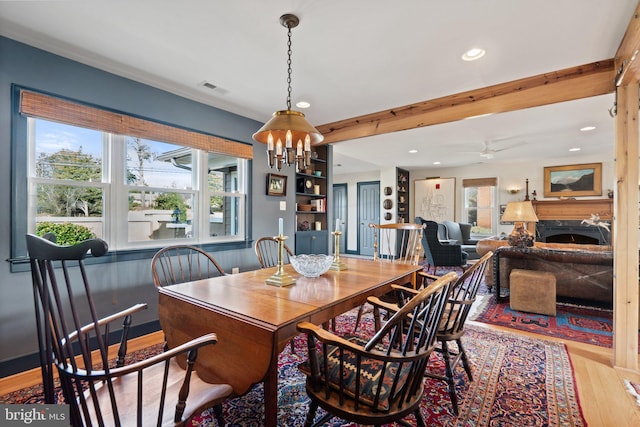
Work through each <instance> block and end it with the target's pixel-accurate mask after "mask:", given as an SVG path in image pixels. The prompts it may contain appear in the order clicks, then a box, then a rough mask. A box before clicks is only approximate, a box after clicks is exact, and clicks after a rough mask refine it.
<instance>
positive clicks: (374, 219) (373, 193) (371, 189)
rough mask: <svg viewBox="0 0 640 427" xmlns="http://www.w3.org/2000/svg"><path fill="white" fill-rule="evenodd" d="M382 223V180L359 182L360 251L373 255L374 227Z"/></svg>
mask: <svg viewBox="0 0 640 427" xmlns="http://www.w3.org/2000/svg"><path fill="white" fill-rule="evenodd" d="M370 223H374V224H380V182H379V181H376V182H359V183H358V253H359V254H360V255H365V256H372V257H373V234H374V233H373V229H372V228H369V224H370Z"/></svg>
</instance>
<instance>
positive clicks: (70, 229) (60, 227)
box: [36, 222, 96, 245]
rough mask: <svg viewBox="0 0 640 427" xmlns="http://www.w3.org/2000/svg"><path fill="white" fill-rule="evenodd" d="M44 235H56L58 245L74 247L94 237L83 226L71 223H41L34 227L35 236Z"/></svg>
mask: <svg viewBox="0 0 640 427" xmlns="http://www.w3.org/2000/svg"><path fill="white" fill-rule="evenodd" d="M46 233H53V234H55V235H56V243H57V244H58V245H74V244H76V243H78V242H82V241H84V240H87V239H92V238H94V237H96V235H95V233H94V232H93V231H91V229H90V228H88V227H85V226H84V225H78V224H73V223H71V222H65V223H54V222H41V223H39V224H38V225H37V226H36V235H38V236H43V235H45V234H46Z"/></svg>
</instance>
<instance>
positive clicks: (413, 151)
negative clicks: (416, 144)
mask: <svg viewBox="0 0 640 427" xmlns="http://www.w3.org/2000/svg"><path fill="white" fill-rule="evenodd" d="M417 152H418V150H415V149H414V150H409V153H411V154H415V153H417Z"/></svg>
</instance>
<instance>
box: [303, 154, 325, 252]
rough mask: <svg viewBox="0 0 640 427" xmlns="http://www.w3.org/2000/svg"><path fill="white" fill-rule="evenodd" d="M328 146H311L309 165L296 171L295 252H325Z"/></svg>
mask: <svg viewBox="0 0 640 427" xmlns="http://www.w3.org/2000/svg"><path fill="white" fill-rule="evenodd" d="M327 172H328V168H327V147H325V146H320V147H314V148H313V151H312V156H311V164H310V165H309V166H308V168H307V169H305V170H297V171H296V234H295V239H296V244H295V252H296V254H321V253H324V254H327V253H328V243H329V234H328V228H327V227H328V221H327V209H328V204H327V183H328V180H327Z"/></svg>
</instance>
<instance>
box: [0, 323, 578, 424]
mask: <svg viewBox="0 0 640 427" xmlns="http://www.w3.org/2000/svg"><path fill="white" fill-rule="evenodd" d="M367 317H368V318H367V319H366V320H365V322H361V326H360V327H359V328H358V330H359V333H362V334H365V335H366V334H368V333H371V331H372V323H373V321H372V319H371V318H370V316H367ZM336 323H337V324H336V326H337V333H338V334H340V333H345V332H347V331H352V330H353V327H354V323H355V313H354V312H350V313H348V314H345V315H342V316H339V317H338V318H337V322H336ZM463 342H464V344H465V348H466V350H467V354H468V355H469V358H470V361H471V363H472V370H473V375H474V380H473V381H468V380H467V378H466V374H465V373H464V370H463V369H462V367H459V368H458V370H457V371H456V393H457V395H458V399H459V408H460V414H459V416H457V417H456V416H455V415H454V414H453V411H452V408H451V402H450V400H449V396H448V393H447V388H446V384H445V383H444V382H441V381H437V380H434V379H430V378H428V379H426V380H425V396H424V398H423V401H422V403H421V410H422V414H423V416H424V418H425V421H426V423H427V425H429V426H513V425H517V426H525V425H526V426H558V427H560V426H586V421H585V419H584V416H583V414H582V409H581V407H580V401H579V397H578V395H577V389H576V385H575V378H574V374H573V368H572V366H571V360H570V358H569V355H568V353H567V351H566V348H565V346H564V344H561V343H554V342H550V341H545V340H536V339H531V338H526V337H521V336H518V335H516V334H512V333H509V332H497V331H489V330H486V329H485V328H483V327H482V326H477V325H468V327H467V333H466V335H465V336H464V337H463ZM158 348H159V347H158ZM295 348H296V351H295V353H293V354H292V353H291V352H290V347H289V346H287V348H286V349H285V350H284V351H283V352H282V353H281V354H280V356H279V373H278V408H279V413H278V425H279V426H283V427H284V426H303V425H304V420H305V416H306V414H307V410H308V404H309V399H308V398H307V395H306V392H305V385H304V384H305V378H304V375H302V374H301V373H300V372H299V371H298V369H297V366H298V364H299V363H301V362H302V361H304V359H305V356H306V340H305V337H304V336H303V335H300V336H298V337H296V339H295ZM152 351H157V349H156V350H152ZM142 353H144V351H142V352H141V354H140V355H139V357H140V356H141V355H142ZM147 353H148V352H147ZM132 356H134V357H135V356H136V355H135V354H133V355H132ZM430 369H431V370H434V371H441V372H442V373H443V372H444V368H443V363H442V360H441V358H440V356H439V355H438V354H436V353H435V352H434V354H432V356H431V361H430ZM41 399H42V396H41V390H40V388H38V387H35V388H30V389H25V390H20V391H18V392H15V393H11V394H10V395H6V396H1V397H0V403H37V402H39V401H41ZM322 414H323V412H322V410H319V413H318V416H321V415H322ZM263 415H264V400H263V388H262V384H257V385H255V386H254V387H253V388H252V389H251V390H250V391H249V392H248V393H247V394H246V395H244V396H241V397H238V398H234V399H230V400H228V401H227V402H225V404H224V416H225V421H226V425H227V426H242V427H259V426H261V425H262V419H263ZM407 420H408V421H409V422H410V423H412V424H413V425H415V419H414V418H413V417H411V418H407ZM193 425H195V426H215V425H216V424H215V421H213V414H212V412H211V411H209V410H207V411H204V412H203V413H202V414H200V416H199V417H197V419H196V420H194V424H193ZM325 425H326V426H329V427H338V426H341V427H356V426H357V424H354V423H349V422H346V421H343V420H340V419H338V418H333V419H332V420H330V421H329V422H328V423H327V424H325Z"/></svg>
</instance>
